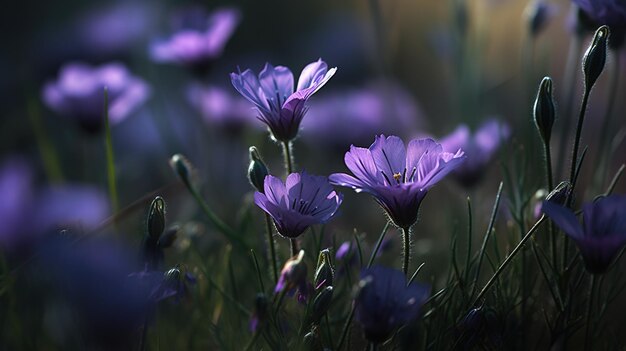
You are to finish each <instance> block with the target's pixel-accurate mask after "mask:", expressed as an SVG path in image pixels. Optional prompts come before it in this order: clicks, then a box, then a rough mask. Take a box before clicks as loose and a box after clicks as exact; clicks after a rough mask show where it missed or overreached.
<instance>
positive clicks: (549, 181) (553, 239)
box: [543, 141, 558, 268]
mask: <svg viewBox="0 0 626 351" xmlns="http://www.w3.org/2000/svg"><path fill="white" fill-rule="evenodd" d="M543 152H544V155H545V164H546V185H547V186H548V192H551V191H552V189H554V181H553V176H552V155H551V151H550V142H549V141H544V142H543ZM548 236H549V237H550V248H551V251H552V266H553V267H555V268H556V265H557V262H558V257H557V233H556V232H555V230H554V226H553V225H552V223H550V225H549V226H548Z"/></svg>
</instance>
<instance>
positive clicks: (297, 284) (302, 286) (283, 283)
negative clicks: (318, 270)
mask: <svg viewBox="0 0 626 351" xmlns="http://www.w3.org/2000/svg"><path fill="white" fill-rule="evenodd" d="M307 271H308V270H307V266H306V263H305V262H304V250H300V252H299V253H298V254H297V255H295V256H293V257H291V258H290V259H288V260H287V262H285V265H284V266H283V269H282V270H281V271H280V278H278V282H277V283H276V287H275V288H274V292H275V293H279V292H283V291H286V292H292V291H294V290H295V289H298V290H300V291H306V290H307V289H308V288H307V282H306V275H307Z"/></svg>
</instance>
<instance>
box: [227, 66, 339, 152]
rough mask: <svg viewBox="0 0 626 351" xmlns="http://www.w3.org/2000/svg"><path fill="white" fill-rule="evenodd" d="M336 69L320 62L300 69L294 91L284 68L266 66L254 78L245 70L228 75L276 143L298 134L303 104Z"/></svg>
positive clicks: (304, 111) (289, 72) (251, 73)
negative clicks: (255, 111) (253, 108)
mask: <svg viewBox="0 0 626 351" xmlns="http://www.w3.org/2000/svg"><path fill="white" fill-rule="evenodd" d="M336 71H337V68H331V69H328V65H327V64H326V62H324V61H322V59H319V60H317V61H315V62H313V63H310V64H308V65H307V66H306V67H304V69H303V70H302V73H301V74H300V78H299V79H298V85H297V86H296V89H295V91H294V80H293V74H292V73H291V71H290V70H289V68H287V67H284V66H276V67H274V66H272V65H271V64H269V63H266V64H265V67H264V68H263V70H262V71H261V73H260V74H259V75H258V77H257V76H256V74H255V73H254V72H252V71H251V70H249V69H247V70H245V71H243V72H240V73H231V74H230V80H231V82H232V83H233V86H234V87H235V89H236V90H237V91H238V92H239V93H240V94H241V95H243V97H245V98H246V99H248V101H250V102H252V103H253V104H254V106H255V108H256V109H257V110H258V112H259V116H258V118H259V119H260V120H261V121H262V122H263V123H265V124H267V126H268V127H269V129H270V131H271V133H272V136H273V137H274V139H276V140H278V141H290V140H292V139H294V138H295V137H296V135H297V134H298V129H299V128H300V122H302V118H303V117H304V114H305V113H306V110H307V108H306V102H307V101H308V99H309V98H310V97H311V96H312V95H313V94H315V93H316V92H317V91H318V90H319V89H320V88H321V87H323V86H324V84H326V82H328V80H329V79H330V78H331V77H332V76H333V75H334V74H335V72H336Z"/></svg>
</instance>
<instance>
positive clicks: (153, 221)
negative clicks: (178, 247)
mask: <svg viewBox="0 0 626 351" xmlns="http://www.w3.org/2000/svg"><path fill="white" fill-rule="evenodd" d="M163 230H165V201H164V200H163V198H162V197H160V196H157V197H155V198H154V200H152V203H151V204H150V210H149V211H148V236H149V237H150V239H151V240H153V241H154V242H157V241H158V240H159V238H160V237H161V234H163Z"/></svg>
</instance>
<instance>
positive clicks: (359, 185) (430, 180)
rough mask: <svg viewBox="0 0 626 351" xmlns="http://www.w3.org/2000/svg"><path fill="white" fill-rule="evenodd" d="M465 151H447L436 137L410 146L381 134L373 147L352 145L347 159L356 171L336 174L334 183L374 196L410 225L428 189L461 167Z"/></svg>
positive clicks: (397, 222) (395, 220)
mask: <svg viewBox="0 0 626 351" xmlns="http://www.w3.org/2000/svg"><path fill="white" fill-rule="evenodd" d="M464 159H465V156H464V155H463V152H462V151H461V150H458V151H457V152H455V153H451V152H445V151H443V148H442V146H441V145H440V144H438V143H436V142H435V141H434V140H432V139H414V140H411V141H410V142H409V145H408V147H405V146H404V142H403V141H402V140H401V139H400V138H398V137H397V136H390V137H385V136H384V135H380V136H377V137H376V139H375V141H374V143H373V144H372V145H371V146H370V147H369V149H366V148H362V147H355V146H354V145H352V146H351V147H350V151H348V152H346V155H345V158H344V160H345V163H346V166H347V167H348V169H349V170H350V171H351V172H352V174H354V175H348V174H344V173H335V174H332V175H331V176H330V177H329V179H330V181H331V183H332V184H336V185H341V186H347V187H351V188H353V189H354V190H355V191H356V192H362V191H363V192H366V193H369V194H371V195H372V196H374V198H375V199H376V201H377V202H378V203H379V204H380V205H381V206H382V207H383V208H384V209H385V211H386V212H387V214H388V215H389V217H390V218H391V220H392V221H393V223H394V224H395V225H397V226H398V227H400V228H409V227H410V226H411V225H413V223H415V221H416V220H417V211H418V209H419V205H420V203H421V202H422V200H423V199H424V197H425V196H426V193H427V192H428V190H429V189H430V188H431V187H432V186H433V185H435V184H436V183H437V182H439V181H440V180H441V179H442V178H443V177H445V176H446V175H447V174H448V173H450V172H451V171H452V170H453V169H455V168H456V167H458V166H459V165H460V164H461V162H463V160H464Z"/></svg>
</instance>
